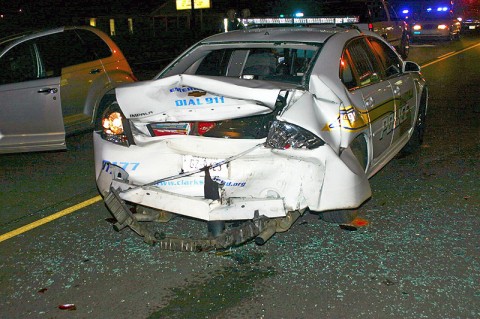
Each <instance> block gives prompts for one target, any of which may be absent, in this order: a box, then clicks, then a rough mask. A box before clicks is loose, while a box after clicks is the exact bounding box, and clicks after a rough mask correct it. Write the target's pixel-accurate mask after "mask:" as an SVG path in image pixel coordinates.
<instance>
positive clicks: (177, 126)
mask: <svg viewBox="0 0 480 319" xmlns="http://www.w3.org/2000/svg"><path fill="white" fill-rule="evenodd" d="M215 125H216V124H215V122H179V123H152V124H150V125H149V126H148V128H149V130H150V134H151V135H152V136H167V135H200V136H202V135H203V134H205V133H207V132H208V131H210V130H211V129H213V128H214V127H215Z"/></svg>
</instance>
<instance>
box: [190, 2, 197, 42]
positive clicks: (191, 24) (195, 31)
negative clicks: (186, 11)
mask: <svg viewBox="0 0 480 319" xmlns="http://www.w3.org/2000/svg"><path fill="white" fill-rule="evenodd" d="M191 6H192V10H191V18H190V19H191V20H190V21H191V23H190V30H192V31H193V33H194V35H195V36H196V35H197V28H196V23H195V0H191Z"/></svg>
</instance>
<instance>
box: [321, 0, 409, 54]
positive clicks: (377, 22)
mask: <svg viewBox="0 0 480 319" xmlns="http://www.w3.org/2000/svg"><path fill="white" fill-rule="evenodd" d="M320 10H321V14H322V15H323V16H347V15H352V16H358V17H360V23H358V24H356V26H357V27H358V28H359V29H361V30H370V31H373V32H375V33H377V34H379V35H380V36H382V37H383V38H384V39H385V40H387V41H388V42H389V43H390V44H391V45H393V46H394V47H395V49H396V50H397V52H398V53H399V54H400V55H401V56H402V57H403V58H404V59H405V58H406V57H407V56H408V53H409V49H410V38H409V32H408V25H407V23H406V22H405V21H403V20H402V19H400V18H399V17H398V16H397V14H396V12H395V10H394V9H393V7H392V6H391V5H390V3H388V1H385V0H368V1H358V0H350V1H348V0H347V1H345V0H343V1H339V0H331V1H326V2H325V3H324V4H323V5H322V6H321V8H320Z"/></svg>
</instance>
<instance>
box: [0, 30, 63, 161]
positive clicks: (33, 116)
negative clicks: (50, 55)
mask: <svg viewBox="0 0 480 319" xmlns="http://www.w3.org/2000/svg"><path fill="white" fill-rule="evenodd" d="M0 70H2V72H1V73H0V101H1V103H0V153H10V152H26V151H39V150H54V149H63V148H65V130H64V126H63V119H62V110H61V103H60V77H58V76H57V77H55V76H51V77H48V76H47V75H46V73H45V69H44V68H43V66H42V64H41V62H40V59H39V55H38V50H37V48H36V46H35V43H34V41H33V40H30V41H26V42H22V43H19V44H18V45H16V46H14V47H13V48H11V49H10V50H9V51H7V52H5V53H4V54H3V55H2V56H1V57H0Z"/></svg>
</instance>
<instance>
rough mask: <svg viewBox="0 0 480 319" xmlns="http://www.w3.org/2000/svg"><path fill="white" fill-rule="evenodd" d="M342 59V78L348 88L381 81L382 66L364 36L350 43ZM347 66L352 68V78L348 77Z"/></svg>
mask: <svg viewBox="0 0 480 319" xmlns="http://www.w3.org/2000/svg"><path fill="white" fill-rule="evenodd" d="M341 61H342V62H341V65H340V78H341V79H342V82H343V83H344V84H345V86H346V87H347V88H349V89H351V88H354V87H361V86H366V85H370V84H373V83H377V82H379V81H380V72H381V71H382V68H381V67H380V65H379V63H378V61H377V59H376V57H375V55H374V54H373V52H372V50H371V49H370V48H369V46H368V45H367V43H366V42H365V39H364V38H360V39H356V40H354V41H351V42H350V43H348V44H347V47H346V48H345V50H344V53H343V56H342V59H341ZM342 63H343V65H342ZM346 66H348V67H349V68H351V71H352V77H351V78H350V77H347V75H348V70H347V69H345V67H346Z"/></svg>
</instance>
